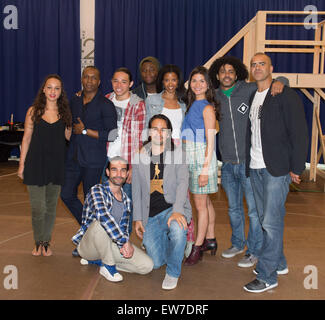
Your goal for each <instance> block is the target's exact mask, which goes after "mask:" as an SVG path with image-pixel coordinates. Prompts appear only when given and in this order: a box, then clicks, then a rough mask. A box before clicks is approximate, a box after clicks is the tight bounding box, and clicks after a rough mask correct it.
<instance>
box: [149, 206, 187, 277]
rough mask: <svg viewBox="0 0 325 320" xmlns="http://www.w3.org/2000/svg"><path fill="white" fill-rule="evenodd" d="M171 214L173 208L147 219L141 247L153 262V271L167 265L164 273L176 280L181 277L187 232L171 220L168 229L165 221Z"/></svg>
mask: <svg viewBox="0 0 325 320" xmlns="http://www.w3.org/2000/svg"><path fill="white" fill-rule="evenodd" d="M172 213H173V208H168V209H166V210H164V211H162V212H160V213H159V214H157V215H156V216H154V217H152V218H151V217H149V219H148V223H147V225H146V226H145V227H144V228H145V232H144V234H143V245H144V246H145V248H146V251H147V254H148V255H149V257H150V258H151V259H152V260H153V263H154V269H158V268H160V267H161V266H162V265H164V264H167V268H166V273H168V275H170V276H172V277H175V278H178V277H179V276H180V275H181V268H182V261H183V257H184V250H185V245H186V234H187V230H184V229H183V228H181V227H180V226H179V224H178V223H177V222H176V221H175V220H172V222H171V223H170V228H168V225H167V221H168V219H169V217H170V216H171V215H172Z"/></svg>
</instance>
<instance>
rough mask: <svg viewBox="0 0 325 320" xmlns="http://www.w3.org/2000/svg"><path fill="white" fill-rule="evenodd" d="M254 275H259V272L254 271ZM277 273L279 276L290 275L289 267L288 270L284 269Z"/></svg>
mask: <svg viewBox="0 0 325 320" xmlns="http://www.w3.org/2000/svg"><path fill="white" fill-rule="evenodd" d="M253 273H254V274H258V271H257V270H256V269H253ZM276 273H277V274H279V275H284V274H288V273H289V268H288V267H287V268H284V269H282V270H277V271H276Z"/></svg>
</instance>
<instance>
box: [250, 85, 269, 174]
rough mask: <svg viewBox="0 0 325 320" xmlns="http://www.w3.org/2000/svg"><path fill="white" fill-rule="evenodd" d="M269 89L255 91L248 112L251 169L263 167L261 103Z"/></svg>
mask: <svg viewBox="0 0 325 320" xmlns="http://www.w3.org/2000/svg"><path fill="white" fill-rule="evenodd" d="M268 91H269V88H268V89H266V90H264V91H262V92H258V91H256V93H255V96H254V100H253V103H252V106H251V110H250V113H249V119H250V121H251V131H252V136H251V150H250V156H251V162H250V165H249V167H250V168H252V169H262V168H265V162H264V158H263V151H262V141H261V119H260V117H261V111H262V105H263V103H264V100H265V97H266V95H267V93H268Z"/></svg>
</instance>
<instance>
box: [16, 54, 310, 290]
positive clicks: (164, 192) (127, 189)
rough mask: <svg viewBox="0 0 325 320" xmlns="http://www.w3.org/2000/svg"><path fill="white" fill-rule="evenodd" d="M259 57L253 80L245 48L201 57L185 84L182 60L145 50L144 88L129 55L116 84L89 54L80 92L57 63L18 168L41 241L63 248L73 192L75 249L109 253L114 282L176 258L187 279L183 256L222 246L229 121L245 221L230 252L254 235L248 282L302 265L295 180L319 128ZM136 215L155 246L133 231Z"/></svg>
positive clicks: (41, 249) (33, 111) (95, 260)
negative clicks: (60, 220)
mask: <svg viewBox="0 0 325 320" xmlns="http://www.w3.org/2000/svg"><path fill="white" fill-rule="evenodd" d="M250 68H251V74H252V76H253V78H254V79H255V82H253V83H248V82H246V80H247V78H248V74H249V73H248V71H247V68H246V66H245V65H244V64H243V63H242V62H241V61H240V60H239V59H237V58H235V57H228V56H225V57H222V58H219V59H217V60H215V61H214V63H213V64H212V66H211V67H210V68H209V70H208V69H206V68H205V67H203V66H198V67H196V68H194V69H193V70H192V72H191V74H190V76H189V80H188V89H187V90H186V89H185V87H184V80H183V76H182V72H181V70H180V69H179V68H178V67H177V66H176V65H172V64H168V65H165V66H162V67H161V66H160V63H159V61H158V60H157V59H156V58H154V57H151V56H149V57H146V58H144V59H143V60H142V61H141V62H140V65H139V69H140V74H141V78H142V83H141V84H140V85H139V86H138V87H137V88H135V89H134V90H133V91H131V88H132V86H133V79H132V74H131V72H130V71H129V70H128V69H127V68H125V67H121V68H118V69H117V70H115V71H114V73H113V75H112V78H111V82H112V88H113V92H111V93H109V94H107V95H106V96H104V95H103V94H102V93H101V91H100V90H99V86H100V71H99V70H98V69H97V68H96V67H94V66H89V67H86V68H85V69H84V70H83V73H82V91H81V92H79V93H77V94H76V95H75V96H74V97H73V98H72V99H71V101H70V104H69V102H68V100H67V97H66V93H65V91H64V89H63V83H62V80H61V78H60V77H59V76H57V75H49V76H48V77H46V79H45V80H44V82H43V84H42V86H41V88H40V90H39V92H38V94H37V96H36V99H35V101H34V104H33V106H32V107H30V108H29V109H28V111H27V114H26V120H25V133H24V138H23V142H22V148H21V157H20V163H19V170H18V176H19V177H20V178H22V179H23V181H24V183H25V184H26V185H27V188H28V191H29V195H30V202H31V208H32V226H33V230H34V239H35V247H34V249H33V251H32V254H33V255H34V256H40V255H43V256H49V255H51V254H52V250H51V248H50V240H51V234H52V230H53V226H54V221H55V212H56V205H57V201H58V197H59V195H61V199H62V200H63V202H64V204H65V205H66V206H67V208H68V209H69V210H70V211H71V213H72V214H73V216H74V217H75V219H76V221H77V222H78V223H79V225H80V229H79V230H78V232H77V233H76V235H74V236H73V238H72V241H73V242H74V244H75V245H76V249H75V250H74V251H73V253H72V254H73V256H76V257H81V260H80V262H81V264H82V265H88V264H95V265H98V266H99V272H100V274H101V275H102V276H104V277H105V278H106V279H107V280H109V281H113V282H117V281H121V280H123V276H122V275H121V273H120V272H119V271H122V272H134V273H139V274H147V273H149V272H151V270H152V269H157V268H160V267H161V266H163V265H166V275H165V278H164V280H163V282H162V288H163V289H165V290H171V289H174V288H176V287H177V284H178V279H179V277H180V275H181V268H182V264H183V260H184V259H185V262H184V265H185V266H192V265H195V264H196V263H198V262H199V261H200V260H201V259H202V256H203V253H204V252H205V251H210V253H211V255H215V254H216V250H217V246H218V245H217V241H216V237H215V209H214V206H213V203H212V201H211V199H210V195H211V194H213V193H216V192H217V191H218V183H217V181H218V164H217V157H216V150H215V144H216V133H217V127H219V128H220V132H219V143H218V145H219V151H220V154H221V158H222V159H221V160H222V168H221V182H222V186H223V188H224V190H225V192H226V195H227V198H228V205H229V210H228V212H229V218H230V225H231V229H232V236H231V245H230V247H229V248H228V249H227V250H224V251H223V252H222V254H221V255H222V257H224V258H232V257H234V256H236V255H238V254H240V253H242V252H244V249H245V247H247V250H246V252H245V254H244V256H243V257H242V259H241V260H240V261H239V263H238V266H240V267H253V266H255V265H256V267H255V269H254V270H253V271H254V273H255V274H256V279H254V280H253V281H251V282H250V283H248V284H247V285H245V286H244V289H245V290H246V291H249V292H256V293H258V292H263V291H266V290H269V289H272V288H274V287H276V286H277V285H278V282H277V276H278V275H279V274H286V273H288V271H289V269H288V266H287V262H286V259H285V256H284V253H283V229H284V215H285V201H286V196H287V193H288V191H289V184H290V182H291V181H293V182H295V183H299V182H300V178H299V176H300V175H301V173H302V171H303V170H304V166H305V161H306V157H307V148H308V131H307V125H306V120H305V114H304V108H303V105H302V102H301V100H300V98H299V97H298V95H297V94H296V93H295V92H294V91H293V90H292V89H290V88H289V87H288V83H287V82H286V81H287V79H286V78H282V79H281V78H280V79H277V80H273V79H272V71H273V66H272V62H271V59H270V57H269V56H267V55H266V54H264V53H256V54H255V55H254V56H253V58H252V60H251V65H250ZM218 123H219V126H218ZM66 140H69V143H68V149H67V151H66ZM81 182H82V185H83V193H84V203H82V202H81V201H80V199H79V198H78V186H79V184H80V183H81ZM244 195H245V199H246V203H247V207H248V217H249V231H248V235H247V237H246V236H245V214H244V206H243V196H244ZM190 196H192V199H193V203H194V206H195V209H196V213H197V216H196V220H197V227H196V229H195V236H194V222H193V218H192V207H191V202H190ZM132 222H134V224H133V227H134V230H135V233H136V235H137V236H138V237H139V238H140V239H141V241H142V245H141V246H142V248H137V247H136V246H135V245H134V244H132V243H131V242H130V234H131V232H132Z"/></svg>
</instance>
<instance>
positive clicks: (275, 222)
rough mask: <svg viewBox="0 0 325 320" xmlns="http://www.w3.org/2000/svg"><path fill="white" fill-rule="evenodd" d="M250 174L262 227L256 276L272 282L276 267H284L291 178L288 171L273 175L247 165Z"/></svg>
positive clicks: (275, 279)
mask: <svg viewBox="0 0 325 320" xmlns="http://www.w3.org/2000/svg"><path fill="white" fill-rule="evenodd" d="M250 177H251V182H252V188H253V192H254V197H255V200H256V207H257V212H258V215H259V218H260V221H261V224H262V230H263V246H262V249H261V252H260V255H259V257H258V263H257V265H256V270H257V271H258V276H257V279H259V280H261V281H264V282H267V283H269V284H274V283H276V282H277V272H276V271H277V270H282V269H285V268H286V267H287V261H286V258H285V256H284V254H283V229H284V216H285V213H286V210H285V202H286V199H287V195H288V192H289V184H290V183H291V178H290V175H289V174H287V175H285V176H280V177H274V176H272V175H271V174H270V173H269V172H268V171H267V169H250Z"/></svg>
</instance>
